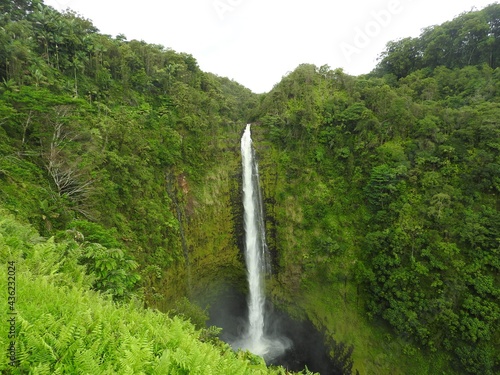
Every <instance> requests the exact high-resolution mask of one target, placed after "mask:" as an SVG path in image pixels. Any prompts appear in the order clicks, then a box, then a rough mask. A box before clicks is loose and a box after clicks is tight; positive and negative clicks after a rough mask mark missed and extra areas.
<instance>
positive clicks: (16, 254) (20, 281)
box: [0, 213, 284, 374]
mask: <svg viewBox="0 0 500 375" xmlns="http://www.w3.org/2000/svg"><path fill="white" fill-rule="evenodd" d="M80 248H81V245H79V244H77V243H76V242H74V241H63V242H60V243H58V244H57V243H55V242H54V240H53V239H49V240H45V239H43V238H41V237H40V236H39V235H38V234H37V233H36V232H35V231H34V230H32V229H31V228H30V227H28V226H25V225H21V224H19V223H18V222H16V221H15V220H14V219H13V218H12V217H10V216H5V214H4V213H2V214H1V217H0V259H1V262H2V263H3V264H7V262H8V261H9V262H15V267H16V272H15V277H16V284H17V288H16V296H17V301H16V304H15V308H16V312H17V315H16V338H15V342H16V358H17V360H18V366H15V367H12V366H9V365H8V357H7V356H6V355H2V356H1V359H0V370H1V371H2V373H3V374H24V373H28V372H29V373H34V374H87V373H93V374H139V373H143V374H191V373H194V374H209V373H213V374H268V373H275V374H279V373H283V374H284V370H283V369H275V370H268V369H267V368H266V366H265V364H264V362H263V361H262V359H260V358H258V357H255V356H252V355H251V354H249V353H242V352H240V353H234V352H233V350H232V349H231V348H230V347H229V345H227V344H225V343H222V342H221V341H219V340H218V339H216V338H214V337H213V332H212V331H213V329H207V330H202V331H200V330H196V329H195V327H194V326H193V325H192V324H191V323H190V322H188V321H186V320H183V319H181V318H179V317H173V318H171V317H169V316H167V315H165V314H162V313H159V312H157V311H153V310H145V309H143V308H142V307H141V306H140V304H138V303H137V301H131V302H128V303H126V304H121V305H117V304H115V303H113V302H112V301H111V300H110V299H107V298H105V297H103V296H102V295H99V294H97V293H95V292H91V291H89V289H88V288H89V287H90V285H91V283H92V280H91V277H89V276H87V275H86V274H85V272H84V267H83V266H81V265H79V259H78V258H79V256H80V255H81V253H82V251H81V249H80ZM0 280H1V281H0V284H1V286H2V288H3V289H4V290H7V269H6V267H2V269H1V270H0ZM0 306H1V307H2V311H8V306H7V299H6V298H4V299H2V301H1V302H0ZM0 326H1V328H2V331H3V332H8V331H9V327H8V322H7V320H6V319H3V320H2V323H1V325H0ZM216 333H217V332H215V334H216ZM202 341H207V342H206V343H204V342H202ZM9 342H10V340H7V337H6V336H5V335H1V336H0V348H1V350H2V352H3V353H7V348H8V347H9Z"/></svg>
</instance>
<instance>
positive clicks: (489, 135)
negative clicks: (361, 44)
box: [0, 0, 500, 375]
mask: <svg viewBox="0 0 500 375" xmlns="http://www.w3.org/2000/svg"><path fill="white" fill-rule="evenodd" d="M0 6H1V8H2V12H1V16H0V81H1V82H2V83H1V87H0V92H1V96H0V209H2V210H4V211H0V212H1V217H2V219H1V220H0V255H1V257H2V260H3V262H6V261H15V262H16V267H17V280H18V296H19V300H18V302H17V305H16V306H17V308H18V311H19V315H18V318H19V319H18V320H17V325H16V329H17V333H18V354H19V357H18V358H19V360H20V367H19V368H17V369H14V368H12V369H11V373H24V372H29V371H32V372H33V373H58V372H59V373H64V372H66V373H68V372H72V373H75V371H77V370H76V369H78V371H81V372H82V373H83V372H92V371H94V370H93V369H94V368H95V366H97V365H99V371H101V372H103V373H139V372H141V371H142V372H144V373H169V372H171V373H190V372H195V373H196V372H199V373H204V372H203V371H204V369H203V370H201V369H200V368H201V367H199V366H201V364H203V365H207V364H211V365H213V366H214V368H213V372H214V373H239V372H242V373H246V372H248V373H259V371H260V372H262V373H267V372H266V371H270V372H271V373H272V372H273V371H275V372H278V373H279V371H280V370H279V369H270V370H268V369H266V368H265V366H264V365H263V364H262V361H260V360H259V359H257V358H255V357H253V356H251V355H249V354H247V353H237V354H234V353H233V352H232V351H231V350H230V349H229V347H228V346H227V345H225V344H223V343H221V342H220V341H218V339H217V338H216V336H217V330H216V329H214V328H206V327H205V326H204V325H205V321H206V316H205V312H204V308H205V307H206V306H208V305H209V304H210V303H213V302H214V301H215V299H216V297H217V295H218V294H219V293H220V292H221V291H222V290H223V289H224V288H225V287H226V286H227V285H231V286H236V287H237V288H239V289H240V290H244V289H245V272H244V268H243V261H242V257H241V253H240V250H239V247H238V243H241V236H242V234H241V231H242V229H241V220H242V219H241V217H242V215H241V210H242V208H241V197H240V160H239V138H240V136H241V131H242V129H243V127H244V124H245V123H247V122H250V121H251V122H253V123H255V125H254V126H253V128H252V129H253V134H254V141H255V146H256V148H257V153H258V155H259V163H260V172H261V180H262V181H261V185H262V188H263V190H264V198H265V206H266V207H265V212H266V225H267V235H268V241H269V247H270V250H271V255H272V258H273V264H274V274H273V277H272V279H271V282H270V283H269V285H268V289H269V290H268V293H269V295H270V296H272V299H273V301H274V302H275V304H276V305H278V306H280V307H281V308H283V309H285V310H287V311H288V312H289V313H290V314H291V315H293V316H295V317H298V318H308V319H310V320H311V321H312V322H313V323H314V324H315V325H316V326H317V327H318V328H320V329H323V330H324V331H325V332H326V336H327V342H328V343H329V345H330V347H331V354H332V357H334V358H336V359H342V358H345V357H346V356H348V354H349V353H350V350H352V360H353V371H354V372H355V371H356V370H357V371H358V372H359V373H360V374H387V373H391V374H437V373H443V374H485V375H486V374H495V373H498V372H500V359H499V358H500V352H499V348H500V331H499V329H498V326H499V323H500V304H499V300H500V298H499V297H500V276H499V275H500V272H499V271H500V261H499V259H500V241H499V240H500V214H499V208H500V202H499V193H500V158H499V152H500V143H499V139H500V127H499V122H498V121H499V118H500V94H499V90H500V84H499V82H500V67H499V55H498V54H499V53H500V47H499V45H498V43H499V40H500V39H499V38H500V35H499V33H500V28H499V26H498V25H499V24H500V21H499V19H500V6H499V5H498V4H493V5H491V6H489V7H487V8H485V9H483V10H481V11H475V12H468V13H464V14H462V15H460V16H459V17H457V18H456V19H454V20H452V21H449V22H447V23H445V24H443V25H440V26H434V27H432V28H428V29H426V30H425V31H424V32H423V34H422V35H421V36H420V37H419V38H410V39H402V40H400V41H396V42H391V43H389V44H388V46H387V50H386V51H385V52H383V53H382V55H381V59H380V62H379V65H378V66H377V68H376V69H375V70H374V71H373V72H372V73H371V74H369V75H366V76H360V77H352V76H349V75H347V74H345V73H344V72H343V71H342V70H340V69H330V67H328V66H322V67H316V66H314V65H308V64H304V65H300V66H299V67H297V69H296V70H295V71H293V72H292V73H290V74H289V75H287V76H286V77H284V78H283V79H282V81H281V82H279V83H278V84H277V85H276V86H275V87H274V89H273V90H272V91H271V92H269V93H267V94H264V95H261V96H258V95H255V94H253V93H252V92H250V90H248V89H246V88H244V87H242V86H241V85H239V84H238V83H236V82H234V81H231V80H228V79H227V78H221V77H218V76H215V75H213V74H210V73H205V72H202V71H201V70H200V69H199V67H198V65H197V62H196V60H195V59H194V58H193V56H191V55H189V54H186V53H177V52H175V51H172V50H170V49H166V48H164V47H162V46H158V45H151V44H148V43H146V42H144V41H137V40H131V41H128V40H127V39H126V38H125V37H124V36H123V35H120V36H118V37H116V38H112V37H110V36H107V35H102V34H100V33H99V32H98V30H97V29H96V28H95V27H94V26H93V25H92V23H91V22H90V21H89V20H85V19H83V18H81V17H80V16H78V15H77V14H74V13H72V12H66V13H62V14H61V13H58V12H56V11H55V10H54V9H52V8H50V7H47V6H45V5H43V3H42V2H40V1H37V0H19V1H14V2H12V1H0ZM7 212H8V213H7ZM20 223H30V225H31V227H29V226H28V225H27V224H26V225H25V224H20ZM30 228H33V229H30ZM37 233H38V234H37ZM6 272H7V270H6V269H3V270H2V271H1V273H2V274H1V275H0V277H1V282H2V283H3V284H2V285H4V286H3V287H4V288H5V286H6V285H5V283H6V282H7V274H6ZM193 302H195V303H197V304H198V305H196V304H195V303H193ZM1 303H2V306H3V309H4V311H7V304H6V303H7V301H6V300H5V299H4V300H3V301H1ZM160 311H161V312H160ZM168 311H170V315H165V313H166V312H168ZM172 311H175V314H176V316H174V313H172ZM181 317H182V318H181ZM185 318H189V319H190V320H191V321H192V323H193V324H195V325H196V327H197V328H194V326H193V325H192V324H191V323H188V322H186V320H184V319H185ZM2 327H3V328H2V329H3V331H4V332H8V325H7V322H6V321H4V322H3V323H2ZM0 343H1V345H2V350H4V353H5V352H6V351H7V347H8V343H7V341H6V337H5V335H0ZM35 353H36V354H35ZM7 361H8V358H7V357H6V356H2V359H1V360H0V366H1V369H2V370H5V371H9V370H6V369H7ZM346 363H347V365H346V368H348V367H349V363H350V362H349V361H346ZM16 371H17V372H16ZM99 371H96V372H99ZM281 371H282V370H281Z"/></svg>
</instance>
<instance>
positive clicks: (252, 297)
mask: <svg viewBox="0 0 500 375" xmlns="http://www.w3.org/2000/svg"><path fill="white" fill-rule="evenodd" d="M241 157H242V166H243V208H244V223H245V261H246V266H247V277H248V289H249V295H248V326H247V330H246V332H245V334H244V336H243V337H241V338H240V339H239V341H238V342H237V343H235V345H233V346H236V347H238V348H242V349H248V350H249V351H250V352H252V353H254V354H257V355H260V356H263V357H264V358H265V359H266V360H267V359H272V358H274V357H276V356H278V355H280V354H282V353H283V352H284V351H285V350H286V349H287V348H288V346H289V344H288V343H287V339H286V338H270V337H268V336H267V335H266V332H265V326H264V322H265V293H264V276H265V274H266V272H267V271H268V270H269V267H270V266H269V261H268V256H267V246H266V239H265V230H264V219H263V209H262V196H261V192H260V187H259V171H258V166H257V162H256V160H255V157H254V151H253V148H252V138H251V134H250V124H248V125H247V126H246V129H245V132H244V133H243V136H242V138H241Z"/></svg>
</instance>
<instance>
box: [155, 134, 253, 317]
mask: <svg viewBox="0 0 500 375" xmlns="http://www.w3.org/2000/svg"><path fill="white" fill-rule="evenodd" d="M240 137H241V131H240V129H239V127H234V128H233V129H228V131H227V133H226V134H225V136H224V138H223V139H219V142H218V144H219V145H220V146H219V151H218V155H217V162H216V163H210V164H211V167H209V168H208V170H207V171H204V177H203V179H202V180H201V181H192V180H191V179H190V178H189V176H188V175H185V174H178V175H176V177H175V179H174V180H175V189H174V192H170V193H169V195H171V196H172V195H175V197H173V199H171V200H173V201H174V200H176V201H177V202H173V203H175V204H173V205H172V206H173V208H174V210H179V211H180V212H176V213H175V215H176V217H177V218H178V221H179V237H180V242H181V245H182V247H183V248H184V249H183V251H184V253H185V255H186V256H185V257H184V261H181V262H179V263H177V264H174V265H172V267H170V268H169V269H167V270H164V271H163V276H162V279H161V280H158V286H157V288H159V289H160V290H161V294H162V299H163V302H161V303H157V305H158V306H160V308H161V309H162V310H168V309H169V308H172V307H173V306H174V305H175V303H176V301H177V300H179V299H180V298H181V297H188V298H189V299H190V300H191V301H193V302H196V303H197V304H199V305H200V306H202V307H206V306H208V305H210V304H211V303H214V301H215V300H216V299H217V296H218V295H220V294H221V293H222V292H223V291H224V290H225V289H228V288H236V289H238V290H242V291H243V290H245V289H246V276H245V266H244V260H243V257H242V254H241V251H240V249H241V247H242V246H241V241H242V240H243V233H242V220H243V208H242V205H241V156H240V151H239V140H240ZM181 240H182V241H181Z"/></svg>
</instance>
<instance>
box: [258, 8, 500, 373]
mask: <svg viewBox="0 0 500 375" xmlns="http://www.w3.org/2000/svg"><path fill="white" fill-rule="evenodd" d="M499 10H500V8H499V6H498V5H492V6H490V7H487V8H485V9H484V10H482V11H480V12H471V13H466V14H463V15H461V16H460V17H458V18H457V19H455V20H453V21H451V22H448V23H446V24H444V25H442V26H438V27H435V28H432V29H428V30H426V31H425V32H424V33H423V35H422V36H421V37H420V38H417V39H414V40H411V43H412V46H413V47H411V48H417V47H418V46H426V48H427V49H426V50H425V51H422V52H419V51H416V53H417V54H418V55H419V56H420V55H421V56H422V59H421V60H418V64H420V65H418V64H415V65H412V68H411V69H409V68H408V69H406V70H403V71H400V70H397V69H399V68H398V67H399V66H407V65H408V64H410V63H415V61H414V59H413V57H412V55H408V54H407V53H405V52H404V51H406V49H403V48H410V47H408V46H406V45H404V43H406V42H408V41H402V42H397V43H396V44H394V43H390V44H389V46H388V49H387V51H386V52H385V53H384V54H382V60H381V62H380V64H379V66H378V67H377V69H376V70H375V71H374V73H373V74H372V75H368V76H361V77H351V76H348V75H346V74H344V73H343V72H342V71H341V70H331V69H330V68H329V67H327V66H323V67H320V68H317V67H316V66H312V65H301V66H299V67H298V68H297V69H296V70H295V71H294V72H292V73H290V74H289V75H288V76H286V77H285V78H284V79H283V80H282V81H281V82H280V83H279V84H278V85H276V86H275V88H274V89H273V90H272V91H271V92H270V93H268V94H267V95H266V97H265V98H264V99H263V100H262V104H261V106H260V114H259V116H258V121H259V122H260V127H259V130H260V138H259V139H260V142H259V144H260V147H261V148H262V151H261V152H260V154H261V156H263V158H264V159H265V160H264V162H263V163H262V165H261V172H262V173H263V174H264V181H263V186H264V189H265V196H266V202H267V203H266V206H267V210H266V211H267V213H268V216H269V220H268V232H269V233H271V235H270V238H271V239H272V240H271V246H272V248H273V249H274V250H275V254H276V256H277V261H276V263H278V265H279V269H278V272H277V275H276V278H275V283H274V284H273V285H272V287H271V293H273V295H274V297H275V300H276V302H277V303H280V304H282V305H283V306H285V307H288V309H295V310H296V311H295V313H296V314H298V315H299V316H308V317H309V318H310V319H311V320H313V321H314V322H315V323H316V324H317V325H318V326H322V327H324V328H325V329H326V330H327V331H328V332H329V334H330V335H331V336H333V337H335V339H337V340H341V341H345V342H346V343H351V344H353V345H354V353H353V356H354V363H355V366H354V367H355V368H357V369H359V370H360V372H363V373H389V372H390V373H401V374H409V373H414V374H422V373H428V374H435V373H471V374H480V373H482V374H494V373H498V371H500V360H499V358H500V357H499V356H500V352H499V349H498V348H500V345H499V344H500V331H499V329H498V326H499V322H500V304H499V296H500V277H499V275H500V273H499V271H500V263H499V261H498V259H499V255H500V242H499V239H500V231H499V229H500V226H499V223H500V213H499V211H498V209H499V207H500V201H499V193H500V184H499V182H500V169H499V166H500V157H499V151H500V147H499V139H500V127H499V122H498V121H499V120H498V119H499V118H500V91H499V88H500V87H499V84H498V83H499V82H500V67H499V66H498V56H497V54H498V48H494V47H492V46H494V45H496V44H497V43H498V40H499V39H498V38H499V37H500V35H499V32H500V31H499V29H498V27H497V24H498V14H499V13H498V12H499ZM457 29H459V30H460V33H459V34H456V33H455V34H454V33H452V31H450V30H457ZM477 29H481V34H480V35H481V37H480V36H477V38H476V37H475V36H474V35H475V34H474V30H477ZM483 34H484V35H483ZM443 35H446V36H447V38H444V36H443ZM473 36H474V38H475V39H474V41H477V43H479V45H481V46H482V47H481V48H479V47H478V48H475V47H476V45H475V44H474V45H473V46H471V45H470V44H471V43H472V41H471V39H470V38H472V37H473ZM483 36H484V38H486V39H487V40H486V39H484V38H483ZM440 37H442V38H441V39H439V38H440ZM429 40H434V43H440V42H438V40H440V41H441V42H442V43H443V44H442V45H443V46H446V48H451V49H450V51H448V52H449V53H447V55H446V56H447V59H443V60H440V59H437V60H436V59H435V58H434V57H435V56H434V55H433V54H432V53H433V51H434V52H435V50H434V49H430V47H429V46H430V42H429ZM450 40H451V41H450ZM398 43H399V44H398ZM408 43H410V42H408ZM395 45H398V46H399V47H398V48H400V49H398V48H396V47H395ZM439 45H441V44H439ZM457 45H458V46H467V48H466V51H465V50H464V51H461V50H457V49H456V48H455V47H453V48H452V47H451V46H457ZM435 48H436V50H437V49H439V48H438V47H435ZM457 48H458V47H457ZM464 48H465V47H464ZM490 48H493V49H490ZM467 51H469V52H467ZM488 51H489V52H488ZM445 52H446V51H445ZM451 52H453V53H451ZM487 52H488V53H487ZM454 54H456V55H454ZM464 54H467V56H468V58H467V61H469V62H470V64H467V62H464V60H463V59H462V60H459V59H458V57H457V56H458V55H464ZM430 61H432V63H431V62H430ZM396 62H397V64H396ZM472 63H474V64H472ZM298 296H300V297H298ZM293 301H299V303H298V305H297V306H293ZM388 328H389V330H388ZM384 332H385V333H384ZM389 332H390V333H389Z"/></svg>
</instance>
